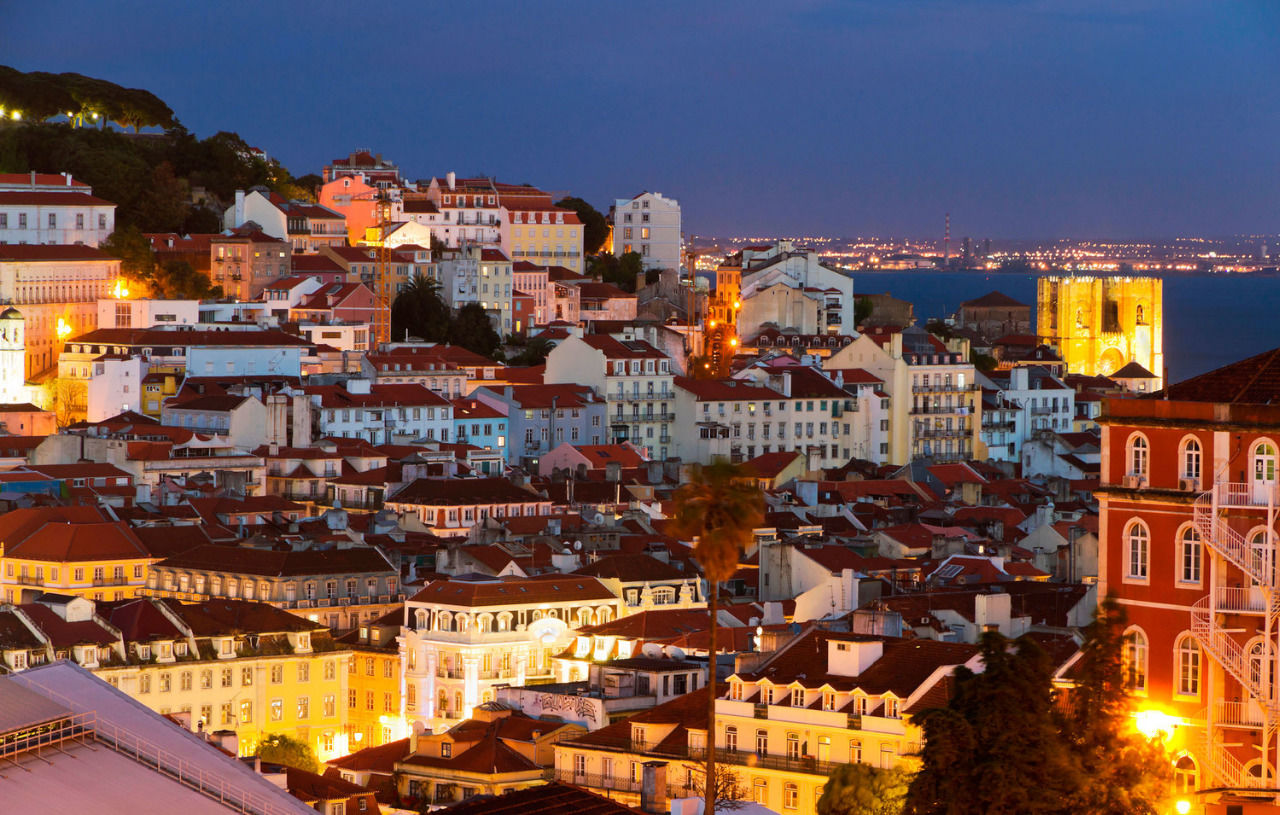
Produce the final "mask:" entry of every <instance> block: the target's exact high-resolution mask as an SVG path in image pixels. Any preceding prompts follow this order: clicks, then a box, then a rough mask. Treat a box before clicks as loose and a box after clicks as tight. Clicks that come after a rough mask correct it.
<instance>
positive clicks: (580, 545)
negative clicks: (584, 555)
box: [573, 541, 582, 552]
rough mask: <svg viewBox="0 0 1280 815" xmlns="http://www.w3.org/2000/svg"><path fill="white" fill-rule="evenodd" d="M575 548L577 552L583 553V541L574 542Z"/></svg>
mask: <svg viewBox="0 0 1280 815" xmlns="http://www.w3.org/2000/svg"><path fill="white" fill-rule="evenodd" d="M573 548H574V550H575V551H578V552H581V551H582V541H574V542H573Z"/></svg>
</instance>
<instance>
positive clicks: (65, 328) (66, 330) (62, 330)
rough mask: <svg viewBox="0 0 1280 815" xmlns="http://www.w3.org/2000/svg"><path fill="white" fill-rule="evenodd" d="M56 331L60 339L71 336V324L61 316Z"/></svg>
mask: <svg viewBox="0 0 1280 815" xmlns="http://www.w3.org/2000/svg"><path fill="white" fill-rule="evenodd" d="M56 331H57V333H58V339H60V340H65V339H66V338H67V337H69V336H71V324H70V323H68V322H67V321H66V320H64V319H62V318H61V317H59V318H58V327H57V329H56Z"/></svg>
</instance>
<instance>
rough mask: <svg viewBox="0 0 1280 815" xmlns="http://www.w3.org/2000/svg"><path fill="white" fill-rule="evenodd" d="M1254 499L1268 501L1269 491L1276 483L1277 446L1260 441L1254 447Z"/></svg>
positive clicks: (1260, 501) (1261, 501)
mask: <svg viewBox="0 0 1280 815" xmlns="http://www.w3.org/2000/svg"><path fill="white" fill-rule="evenodd" d="M1252 459H1253V471H1252V476H1253V499H1254V500H1255V501H1257V502H1259V503H1263V502H1266V500H1267V497H1268V493H1269V492H1270V490H1272V489H1274V488H1275V485H1276V446H1275V445H1274V444H1272V443H1271V442H1269V441H1260V442H1258V443H1257V444H1256V445H1254V448H1253V456H1252Z"/></svg>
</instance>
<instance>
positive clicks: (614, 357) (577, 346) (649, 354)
mask: <svg viewBox="0 0 1280 815" xmlns="http://www.w3.org/2000/svg"><path fill="white" fill-rule="evenodd" d="M674 374H675V371H674V370H673V369H672V367H671V360H670V359H669V358H668V357H667V356H666V355H665V354H663V353H662V352H661V351H659V350H658V349H656V348H654V347H653V346H652V345H650V344H649V343H647V342H643V341H640V340H632V341H622V340H616V339H614V338H613V337H610V336H607V335H602V334H592V335H589V336H586V337H569V338H568V339H566V340H565V341H564V342H562V343H560V344H559V345H557V346H556V347H555V348H554V349H552V351H551V353H550V354H548V355H547V369H546V373H545V375H544V376H543V381H544V382H546V383H547V384H549V385H550V384H582V385H587V386H589V387H591V388H593V389H594V390H595V392H596V393H597V394H599V395H601V396H603V397H604V399H605V401H606V402H607V403H608V415H607V416H606V418H605V420H606V421H607V422H608V423H609V430H610V434H609V435H610V438H609V440H610V441H611V442H613V443H614V444H618V443H621V442H624V441H629V442H631V443H632V444H634V445H636V446H637V447H644V448H645V451H646V453H648V455H649V456H650V458H657V459H665V458H667V455H668V454H669V452H670V451H671V449H672V445H673V442H674V438H673V436H672V435H671V432H672V428H673V423H674V422H675V400H676V394H675V388H674Z"/></svg>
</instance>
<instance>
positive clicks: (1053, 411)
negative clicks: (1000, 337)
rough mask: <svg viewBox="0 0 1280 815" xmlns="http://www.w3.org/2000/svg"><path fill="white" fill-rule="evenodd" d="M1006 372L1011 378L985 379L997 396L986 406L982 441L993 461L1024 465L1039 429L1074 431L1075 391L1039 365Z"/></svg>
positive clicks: (1020, 366)
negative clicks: (1025, 450)
mask: <svg viewBox="0 0 1280 815" xmlns="http://www.w3.org/2000/svg"><path fill="white" fill-rule="evenodd" d="M1005 373H1007V374H1008V378H1007V379H1006V378H997V377H995V376H994V375H989V376H986V377H984V378H985V380H986V381H985V383H983V384H985V385H986V387H988V388H994V389H995V393H994V395H993V396H992V397H990V399H989V402H988V404H984V405H983V422H982V442H983V444H985V445H986V447H987V457H988V458H989V459H992V460H994V461H1012V462H1020V461H1021V460H1022V446H1023V444H1025V443H1026V442H1027V441H1028V440H1030V439H1031V438H1032V436H1033V435H1034V434H1035V432H1036V431H1037V430H1053V431H1055V432H1058V433H1070V432H1071V431H1072V424H1073V422H1074V420H1075V410H1076V406H1075V391H1074V390H1072V389H1071V388H1069V387H1067V386H1066V385H1065V384H1063V382H1062V380H1060V379H1058V378H1057V377H1055V376H1053V375H1052V374H1050V373H1049V371H1048V370H1046V369H1045V368H1042V367H1040V366H1038V365H1018V366H1016V367H1014V368H1011V369H1010V370H1008V371H1007V372H1005ZM979 376H982V375H981V374H979ZM988 414H990V418H989V419H988Z"/></svg>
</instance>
